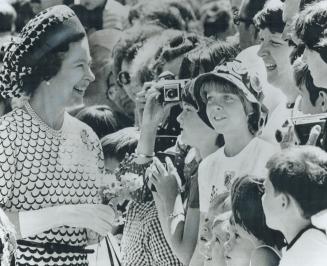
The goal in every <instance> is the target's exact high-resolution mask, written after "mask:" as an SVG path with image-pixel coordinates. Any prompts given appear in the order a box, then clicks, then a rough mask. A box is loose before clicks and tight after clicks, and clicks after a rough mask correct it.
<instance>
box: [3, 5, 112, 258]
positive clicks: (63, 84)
mask: <svg viewBox="0 0 327 266" xmlns="http://www.w3.org/2000/svg"><path fill="white" fill-rule="evenodd" d="M90 60H91V57H90V52H89V46H88V42H87V39H86V37H85V31H84V28H83V26H82V25H81V23H80V21H79V20H78V18H77V17H76V15H75V14H74V12H73V11H72V10H71V9H69V8H68V7H66V6H55V7H53V8H49V9H46V10H44V11H42V12H41V13H40V14H39V15H37V16H36V17H35V18H34V19H32V20H31V21H30V22H29V23H28V24H27V25H26V26H25V27H24V29H23V30H22V32H21V33H20V35H19V41H17V42H12V43H11V44H10V46H9V48H8V49H7V50H6V52H5V56H4V68H3V70H2V72H1V74H0V92H1V94H2V96H3V97H5V98H11V97H14V96H15V97H20V96H22V95H28V96H30V100H29V101H25V102H24V106H23V107H22V108H16V109H14V110H13V111H12V112H11V113H9V114H7V115H5V116H3V117H1V119H0V151H1V155H2V156H1V160H0V161H1V166H0V167H1V169H0V206H1V207H2V208H3V209H4V210H5V212H6V213H7V215H8V217H9V218H10V219H11V221H12V222H13V223H14V224H15V227H16V229H17V233H18V239H19V240H18V252H17V265H49V264H50V265H87V264H88V263H87V253H90V252H91V251H90V250H86V249H85V248H84V247H85V246H86V245H87V244H88V240H92V235H93V238H94V236H98V235H105V234H106V233H107V232H108V231H109V230H110V229H111V222H112V220H113V211H112V209H111V208H110V207H109V206H104V205H102V204H98V205H95V203H97V197H96V195H97V186H96V179H97V178H98V177H100V176H101V175H102V173H103V170H104V162H103V154H102V150H101V145H100V141H99V139H98V138H97V137H96V136H95V133H94V132H93V131H92V130H91V129H90V128H89V127H87V126H86V125H85V124H83V123H81V122H79V121H78V120H77V119H75V118H73V117H71V116H70V115H69V114H68V113H67V112H65V108H66V107H67V106H69V105H71V103H72V102H73V101H76V99H82V97H83V95H84V92H85V89H86V88H87V86H88V84H89V83H90V82H92V81H93V80H94V76H93V73H92V72H91V70H90ZM9 74H10V78H9ZM9 128H10V129H9ZM13 195H14V196H13ZM58 217H59V219H58ZM90 217H92V218H90ZM92 232H95V233H92ZM93 240H94V239H93Z"/></svg>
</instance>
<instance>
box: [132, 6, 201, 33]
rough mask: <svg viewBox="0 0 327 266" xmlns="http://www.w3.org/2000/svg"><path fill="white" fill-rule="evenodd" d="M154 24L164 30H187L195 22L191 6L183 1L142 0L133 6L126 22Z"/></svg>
mask: <svg viewBox="0 0 327 266" xmlns="http://www.w3.org/2000/svg"><path fill="white" fill-rule="evenodd" d="M136 19H137V20H141V21H142V23H144V22H145V23H146V22H154V23H157V24H158V25H161V26H162V27H164V28H166V29H176V30H186V31H187V30H189V23H190V22H192V21H195V14H194V11H193V9H192V6H191V5H190V4H189V3H188V1H185V0H165V1H161V0H152V1H148V0H143V1H140V2H139V3H138V4H136V5H135V6H133V7H132V8H131V10H130V12H129V17H128V20H129V22H130V23H131V24H133V20H136Z"/></svg>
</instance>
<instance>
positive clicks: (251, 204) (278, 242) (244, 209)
mask: <svg viewBox="0 0 327 266" xmlns="http://www.w3.org/2000/svg"><path fill="white" fill-rule="evenodd" d="M263 181H264V179H257V178H255V177H252V176H248V175H246V176H243V177H241V178H237V179H236V180H235V181H234V183H233V185H232V189H231V201H232V212H233V218H234V221H235V223H236V224H238V225H240V226H241V227H242V228H244V230H246V231H247V232H248V233H250V234H252V235H254V236H255V237H256V238H257V239H258V240H261V241H263V242H264V243H265V244H267V245H269V246H272V247H274V246H277V247H282V245H283V241H284V237H283V235H282V234H281V233H280V232H278V231H275V230H272V229H270V228H268V226H267V224H266V217H265V214H264V211H263V207H262V202H261V197H262V195H263V189H264V188H263Z"/></svg>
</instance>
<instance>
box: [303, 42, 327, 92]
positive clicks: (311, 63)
mask: <svg viewBox="0 0 327 266" xmlns="http://www.w3.org/2000/svg"><path fill="white" fill-rule="evenodd" d="M303 61H304V62H305V63H307V64H308V67H309V69H310V72H311V75H312V78H313V83H314V84H315V85H316V86H317V87H321V88H327V79H326V73H327V64H326V62H325V61H324V60H323V59H322V58H321V56H320V54H319V53H318V52H316V51H314V50H311V49H309V48H307V47H306V48H305V50H304V54H303Z"/></svg>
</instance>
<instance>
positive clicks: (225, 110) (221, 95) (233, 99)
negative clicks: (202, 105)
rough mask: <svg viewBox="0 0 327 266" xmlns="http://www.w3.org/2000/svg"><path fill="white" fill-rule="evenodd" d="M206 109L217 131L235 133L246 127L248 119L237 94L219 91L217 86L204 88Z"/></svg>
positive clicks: (242, 130) (246, 128)
mask: <svg viewBox="0 0 327 266" xmlns="http://www.w3.org/2000/svg"><path fill="white" fill-rule="evenodd" d="M205 90H206V101H207V105H206V111H207V116H208V118H209V121H210V123H211V125H212V126H213V127H214V129H215V131H216V132H217V133H221V134H227V135H228V134H235V132H236V131H237V132H244V130H249V129H248V122H247V121H248V119H247V115H246V114H245V109H244V106H243V104H242V102H241V99H240V97H239V96H238V95H236V94H232V93H225V92H219V88H210V87H208V88H206V89H205Z"/></svg>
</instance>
